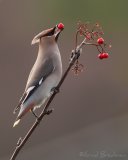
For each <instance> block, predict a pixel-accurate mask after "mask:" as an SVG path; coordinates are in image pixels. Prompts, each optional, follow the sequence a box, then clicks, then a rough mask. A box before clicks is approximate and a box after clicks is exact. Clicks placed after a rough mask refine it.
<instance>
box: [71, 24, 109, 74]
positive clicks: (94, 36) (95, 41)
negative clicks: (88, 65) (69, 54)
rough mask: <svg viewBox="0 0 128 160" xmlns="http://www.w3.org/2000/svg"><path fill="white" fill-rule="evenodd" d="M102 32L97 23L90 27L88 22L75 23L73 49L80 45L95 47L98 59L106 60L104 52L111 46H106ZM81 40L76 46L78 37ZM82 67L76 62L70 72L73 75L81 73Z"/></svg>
mask: <svg viewBox="0 0 128 160" xmlns="http://www.w3.org/2000/svg"><path fill="white" fill-rule="evenodd" d="M103 34H104V32H103V30H102V27H101V26H100V25H99V23H96V24H94V25H91V24H90V23H89V22H86V23H81V22H78V23H77V31H76V39H75V49H74V51H75V50H76V49H77V47H78V46H80V45H81V44H82V45H83V44H84V45H92V46H95V47H96V48H97V50H98V58H99V59H107V58H108V57H109V54H108V52H107V51H106V50H108V49H110V48H111V45H107V44H106V41H105V40H104V38H103ZM79 35H80V36H81V37H82V38H83V37H84V38H83V41H82V42H81V43H80V45H78V36H79ZM83 68H84V67H83V65H82V64H80V63H79V61H78V60H77V61H76V63H75V65H74V66H73V68H72V71H73V72H74V74H75V75H78V73H80V72H82V71H83Z"/></svg>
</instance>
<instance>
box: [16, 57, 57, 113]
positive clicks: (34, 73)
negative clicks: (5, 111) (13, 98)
mask: <svg viewBox="0 0 128 160" xmlns="http://www.w3.org/2000/svg"><path fill="white" fill-rule="evenodd" d="M53 71H54V65H53V61H52V59H51V58H49V59H46V60H45V61H44V63H35V64H34V66H33V68H32V70H31V72H30V75H29V78H28V82H27V85H26V89H25V92H24V93H23V95H22V97H21V98H20V101H19V104H18V105H17V106H16V107H15V109H14V112H13V113H16V111H17V110H18V109H19V108H20V106H21V104H23V103H24V102H25V101H26V100H27V99H28V98H29V97H30V96H31V95H32V94H33V93H34V91H35V90H36V89H37V88H38V87H39V86H40V85H41V84H42V83H43V82H44V81H45V79H46V78H47V77H48V76H49V75H50V74H51V73H52V72H53Z"/></svg>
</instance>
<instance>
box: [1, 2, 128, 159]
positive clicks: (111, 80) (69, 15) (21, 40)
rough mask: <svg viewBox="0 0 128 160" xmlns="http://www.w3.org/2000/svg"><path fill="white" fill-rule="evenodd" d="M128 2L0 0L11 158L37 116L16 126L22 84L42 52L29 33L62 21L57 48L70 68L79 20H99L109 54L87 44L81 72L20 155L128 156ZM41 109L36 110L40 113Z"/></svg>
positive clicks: (6, 149) (6, 150) (5, 141)
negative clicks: (106, 56)
mask: <svg viewBox="0 0 128 160" xmlns="http://www.w3.org/2000/svg"><path fill="white" fill-rule="evenodd" d="M127 6H128V1H127V0H122V1H110V0H107V1H105V0H79V1H75V0H70V1H66V0H65V1H64V0H61V1H59V0H54V1H52V0H47V1H43V0H27V1H26V0H22V1H20V0H10V1H9V0H0V73H1V74H0V101H1V112H0V160H7V159H9V157H10V155H11V153H12V152H13V149H14V147H15V145H16V143H17V140H18V138H19V137H20V136H23V135H24V134H25V133H26V132H27V130H28V128H29V127H30V126H31V124H32V123H33V122H34V117H33V116H32V115H31V114H28V116H26V117H24V118H23V120H22V123H21V124H20V125H19V126H17V127H16V128H14V129H13V128H12V125H13V122H14V120H15V115H13V114H12V112H13V109H14V107H15V106H16V104H17V103H18V100H19V98H20V96H21V94H22V92H23V90H24V87H25V83H26V80H27V76H28V73H29V71H30V69H31V67H32V65H33V63H34V61H35V58H36V56H37V49H38V47H37V46H31V45H30V43H31V40H32V38H33V37H34V36H35V35H36V34H37V33H39V32H40V31H42V30H44V29H47V28H50V27H53V26H55V25H56V24H57V23H59V22H62V23H64V24H65V29H64V31H63V33H62V34H61V35H60V37H59V43H58V45H59V48H60V51H61V55H62V61H63V69H64V70H65V69H66V67H67V65H68V61H69V57H70V52H71V50H72V49H73V47H74V41H75V31H76V24H77V22H78V21H79V20H81V21H83V22H86V21H89V22H92V23H95V22H99V23H100V24H101V25H102V27H103V30H104V33H105V35H104V38H105V40H106V41H107V42H108V43H110V44H112V49H111V52H110V58H109V59H106V60H102V61H101V60H99V59H98V58H97V54H98V53H97V50H96V49H95V48H93V47H90V46H88V47H86V48H85V49H83V54H82V55H81V58H80V62H81V63H82V64H83V65H84V72H82V73H81V74H80V75H79V76H78V77H75V76H73V74H72V73H70V74H69V75H68V77H67V79H66V81H65V82H64V84H63V86H62V89H61V92H60V94H59V95H57V97H56V98H55V100H54V102H53V103H52V105H51V107H53V108H55V112H54V113H53V114H52V115H51V116H50V117H46V118H45V119H44V122H42V123H41V125H40V126H39V128H38V129H37V130H36V132H35V133H34V134H33V136H32V137H31V139H30V141H29V142H28V143H27V144H26V145H25V147H24V149H23V151H22V152H21V153H20V154H19V157H18V158H17V159H19V160H20V159H21V160H23V159H31V160H33V159H37V160H38V159H43V158H45V160H49V159H53V160H54V159H61V160H63V159H68V160H70V159H74V160H76V159H77V160H82V159H87V160H92V157H91V156H88V157H87V156H86V154H85V155H84V156H81V155H80V153H81V152H83V153H86V151H88V152H89V153H90V154H92V155H93V153H96V152H98V153H99V154H98V155H97V156H96V157H95V159H97V160H99V159H100V158H101V157H100V153H101V152H102V151H105V152H106V157H105V158H104V159H105V160H108V159H110V158H109V157H107V155H108V154H109V153H110V154H112V153H113V152H115V153H116V154H117V157H114V156H113V157H111V159H112V160H116V159H119V154H122V155H123V156H122V157H121V158H122V159H123V160H124V159H126V160H127V159H128V150H127V148H128V136H127V135H128V123H127V122H128V98H127V95H128V74H127V68H128V63H127V59H128V53H127V51H128V45H127V37H128V30H127V28H128V18H127V15H128V9H127ZM40 111H41V110H38V111H37V112H40Z"/></svg>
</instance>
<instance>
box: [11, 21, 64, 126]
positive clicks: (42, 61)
mask: <svg viewBox="0 0 128 160" xmlns="http://www.w3.org/2000/svg"><path fill="white" fill-rule="evenodd" d="M63 29H64V25H63V23H59V24H57V25H55V27H53V28H50V29H47V30H44V31H42V32H40V33H39V34H37V35H36V36H35V37H34V38H33V40H32V42H31V44H32V45H34V44H38V45H39V49H38V55H37V58H36V61H35V63H34V65H33V67H32V69H31V71H30V74H29V76H28V80H27V83H26V87H25V90H24V92H23V95H22V97H21V98H20V100H19V103H18V105H17V106H16V107H15V109H14V112H13V113H14V114H15V113H16V112H17V110H19V113H18V116H17V118H16V120H15V122H14V125H13V127H15V126H16V125H18V124H19V122H20V120H21V118H22V117H23V116H24V115H25V114H26V113H27V112H28V111H32V113H33V114H34V115H35V116H36V114H35V113H34V111H35V109H37V108H39V107H41V106H43V104H45V102H46V101H47V99H48V98H49V97H50V96H51V94H52V93H53V90H54V89H55V87H56V86H57V85H58V84H59V82H60V80H61V77H62V60H61V55H60V51H59V48H58V44H57V41H58V37H59V35H60V33H61V31H62V30H63Z"/></svg>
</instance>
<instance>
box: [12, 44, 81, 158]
mask: <svg viewBox="0 0 128 160" xmlns="http://www.w3.org/2000/svg"><path fill="white" fill-rule="evenodd" d="M83 42H84V41H83ZM83 42H82V43H81V44H80V45H79V46H78V47H77V49H76V50H75V51H73V53H72V57H71V60H70V63H69V66H68V68H67V70H66V71H65V73H64V75H63V76H62V78H61V80H60V82H59V84H58V85H57V87H56V89H55V90H54V91H53V94H52V95H51V97H50V99H49V100H48V102H47V104H46V105H45V107H44V109H43V111H42V112H41V114H40V115H39V117H38V119H36V121H35V122H34V124H33V125H32V127H31V128H30V130H29V131H28V132H27V134H26V135H25V137H24V138H23V139H21V138H20V139H19V140H18V143H17V146H16V148H15V150H14V152H13V154H12V156H11V158H10V160H15V159H16V157H17V155H18V154H19V152H20V150H21V149H22V148H23V146H24V145H25V143H26V142H27V140H28V139H29V138H30V136H31V135H32V133H33V132H34V130H35V129H36V127H37V126H38V125H39V124H40V122H41V121H42V119H43V117H44V116H45V115H48V114H50V113H51V112H52V110H48V107H49V106H50V104H51V102H52V100H53V99H54V97H55V96H56V94H57V93H58V92H57V90H58V91H59V88H60V87H61V85H62V83H63V82H64V80H65V78H66V76H67V75H68V72H69V71H70V69H71V67H72V66H73V65H74V63H75V61H76V60H77V59H78V58H79V56H80V49H81V48H82V45H83V44H84V43H83Z"/></svg>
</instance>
